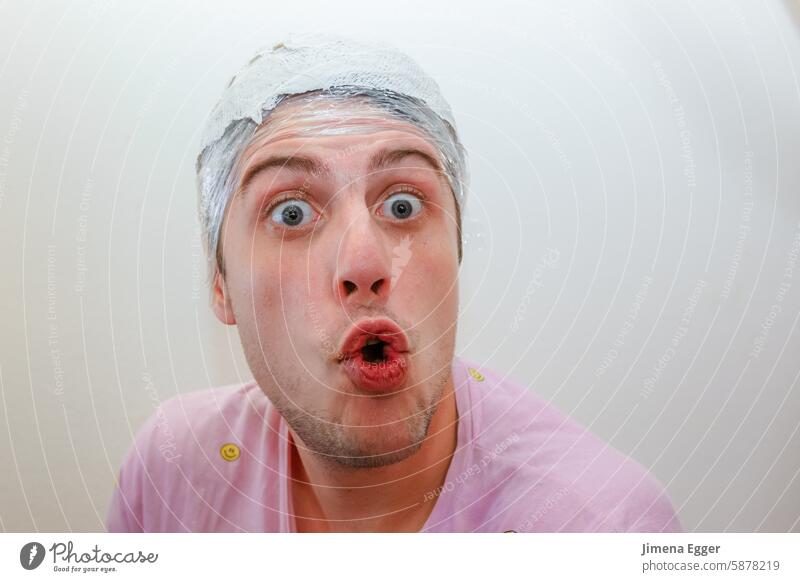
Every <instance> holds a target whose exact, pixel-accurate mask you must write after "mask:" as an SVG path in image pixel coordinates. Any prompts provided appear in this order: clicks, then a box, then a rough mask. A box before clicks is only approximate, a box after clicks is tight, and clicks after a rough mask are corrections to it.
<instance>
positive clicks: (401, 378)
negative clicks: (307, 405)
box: [338, 318, 408, 393]
mask: <svg viewBox="0 0 800 582" xmlns="http://www.w3.org/2000/svg"><path fill="white" fill-rule="evenodd" d="M370 340H372V341H370ZM377 341H379V342H382V344H381V345H376V346H375V348H367V349H364V348H365V346H366V345H367V342H370V343H371V344H375V343H376V342H377ZM407 351H408V339H407V338H406V334H405V333H404V332H403V330H402V329H400V328H399V327H398V326H397V324H395V323H394V322H393V321H392V320H390V319H386V318H379V319H368V320H362V321H359V322H357V323H356V324H355V325H354V326H353V328H352V329H351V330H350V331H349V332H348V334H347V335H346V336H345V338H344V341H342V346H341V349H340V350H339V357H338V360H339V362H341V364H342V367H343V369H344V372H345V374H347V376H348V377H349V378H350V381H351V382H352V383H353V384H355V385H356V386H358V387H360V388H362V389H364V390H367V391H369V392H376V393H382V392H390V391H392V390H396V389H397V388H400V387H401V386H402V385H403V384H404V383H405V381H406V377H407V375H408V357H407V354H406V352H407Z"/></svg>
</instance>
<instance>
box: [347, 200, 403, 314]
mask: <svg viewBox="0 0 800 582" xmlns="http://www.w3.org/2000/svg"><path fill="white" fill-rule="evenodd" d="M336 267H337V268H336V278H335V287H336V293H337V295H338V297H339V300H340V301H341V303H342V305H348V306H356V305H364V306H372V305H380V304H383V303H385V302H386V300H387V299H388V297H389V291H390V285H391V276H392V258H391V253H390V252H389V249H388V248H387V244H386V240H385V236H384V233H383V232H382V231H381V229H380V226H379V225H377V224H375V222H374V221H373V220H372V217H371V215H370V214H369V213H368V212H366V213H364V214H362V215H361V216H359V217H358V218H357V219H355V220H354V221H353V222H351V223H350V224H349V228H347V230H346V231H345V233H344V234H343V236H342V238H341V242H340V244H339V251H338V253H337V257H336Z"/></svg>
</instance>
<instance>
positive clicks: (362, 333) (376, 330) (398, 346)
mask: <svg viewBox="0 0 800 582" xmlns="http://www.w3.org/2000/svg"><path fill="white" fill-rule="evenodd" d="M370 338H377V339H379V340H381V341H382V342H384V343H385V344H386V347H387V348H388V349H390V350H392V351H394V352H406V351H408V339H407V338H406V334H405V333H404V332H403V330H402V329H400V327H399V326H398V325H397V324H396V323H395V322H393V321H392V320H391V319H387V318H385V317H381V318H377V319H364V320H361V321H359V322H357V323H356V324H354V325H353V327H352V328H351V329H350V331H349V332H348V333H347V335H346V336H345V337H344V340H343V341H342V345H341V347H340V348H339V359H340V360H342V359H345V358H348V357H352V356H353V355H355V353H356V352H360V351H361V350H362V349H363V347H364V346H365V345H366V343H367V340H369V339H370Z"/></svg>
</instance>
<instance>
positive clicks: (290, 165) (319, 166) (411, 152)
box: [238, 148, 444, 193]
mask: <svg viewBox="0 0 800 582" xmlns="http://www.w3.org/2000/svg"><path fill="white" fill-rule="evenodd" d="M410 156H416V157H419V158H421V159H422V160H424V162H425V163H426V164H427V165H429V166H430V167H431V168H432V169H434V170H435V171H437V172H440V173H444V169H443V168H442V165H441V164H440V163H439V160H437V159H436V158H435V157H433V156H431V155H429V154H427V153H425V152H424V151H422V150H420V149H417V148H401V149H384V150H381V151H379V152H378V153H376V154H375V155H373V156H372V158H371V159H370V162H369V170H368V171H369V172H370V173H372V172H375V171H378V170H380V169H383V168H386V167H387V166H391V165H392V164H396V163H398V162H400V161H402V160H403V159H405V158H407V157H410ZM273 168H279V169H285V170H291V171H295V172H301V173H306V174H312V175H314V176H321V175H324V174H329V173H330V171H331V170H330V166H328V165H327V164H326V163H324V162H321V161H320V160H317V159H315V158H308V157H303V156H286V155H274V156H270V157H268V158H264V159H263V160H261V161H259V162H257V163H255V164H253V165H252V166H250V167H249V168H247V170H245V173H244V175H243V176H242V180H241V182H240V184H239V188H238V189H239V191H240V192H242V193H244V191H245V190H246V189H247V187H248V186H249V185H250V184H251V183H252V181H253V180H254V179H255V178H256V176H258V175H259V174H260V173H262V172H266V171H267V170H271V169H273Z"/></svg>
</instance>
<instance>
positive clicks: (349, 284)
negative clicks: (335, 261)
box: [344, 281, 356, 295]
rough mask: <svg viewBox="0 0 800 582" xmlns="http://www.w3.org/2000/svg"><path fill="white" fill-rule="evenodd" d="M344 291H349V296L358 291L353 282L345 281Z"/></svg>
mask: <svg viewBox="0 0 800 582" xmlns="http://www.w3.org/2000/svg"><path fill="white" fill-rule="evenodd" d="M344 289H345V291H347V294H348V295H350V294H351V293H352V292H353V291H355V290H356V284H355V283H353V282H352V281H345V282H344Z"/></svg>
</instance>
